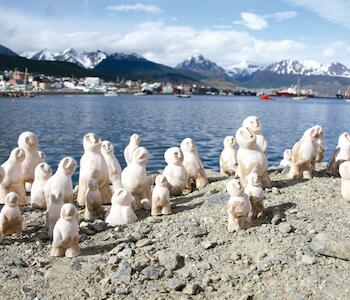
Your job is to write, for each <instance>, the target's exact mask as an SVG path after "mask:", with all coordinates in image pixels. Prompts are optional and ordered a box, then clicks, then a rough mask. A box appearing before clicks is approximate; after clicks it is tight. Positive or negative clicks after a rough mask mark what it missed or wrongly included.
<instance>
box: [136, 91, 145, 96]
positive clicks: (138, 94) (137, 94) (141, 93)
mask: <svg viewBox="0 0 350 300" xmlns="http://www.w3.org/2000/svg"><path fill="white" fill-rule="evenodd" d="M146 95H147V94H146V93H143V92H138V93H135V94H134V96H146Z"/></svg>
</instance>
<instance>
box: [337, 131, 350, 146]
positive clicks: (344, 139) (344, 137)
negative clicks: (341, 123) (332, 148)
mask: <svg viewBox="0 0 350 300" xmlns="http://www.w3.org/2000/svg"><path fill="white" fill-rule="evenodd" d="M349 144H350V135H349V133H348V132H344V133H342V134H341V135H340V136H339V139H338V147H340V148H343V147H349Z"/></svg>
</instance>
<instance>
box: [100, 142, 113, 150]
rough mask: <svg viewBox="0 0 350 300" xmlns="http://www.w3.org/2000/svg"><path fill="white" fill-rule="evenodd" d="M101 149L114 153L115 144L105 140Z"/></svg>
mask: <svg viewBox="0 0 350 300" xmlns="http://www.w3.org/2000/svg"><path fill="white" fill-rule="evenodd" d="M101 151H102V152H103V153H113V152H114V146H113V144H112V143H111V142H110V141H103V142H102V147H101Z"/></svg>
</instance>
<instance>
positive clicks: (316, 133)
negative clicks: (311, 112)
mask: <svg viewBox="0 0 350 300" xmlns="http://www.w3.org/2000/svg"><path fill="white" fill-rule="evenodd" d="M303 137H311V138H312V140H314V141H315V140H320V141H323V129H322V127H321V126H320V125H315V126H312V127H311V128H308V129H306V130H305V132H304V134H303Z"/></svg>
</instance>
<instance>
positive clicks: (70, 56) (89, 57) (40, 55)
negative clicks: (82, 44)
mask: <svg viewBox="0 0 350 300" xmlns="http://www.w3.org/2000/svg"><path fill="white" fill-rule="evenodd" d="M21 56H24V57H26V58H30V59H35V60H49V61H65V62H71V63H74V64H77V65H79V66H81V67H84V68H86V69H93V68H94V67H95V66H96V65H98V64H99V63H100V62H101V61H102V60H104V59H105V58H106V57H107V56H108V55H107V54H106V53H105V52H102V51H100V50H98V51H96V52H85V51H84V52H80V51H77V50H74V49H72V48H70V49H66V50H64V51H62V52H55V51H49V50H47V49H44V50H41V51H39V52H36V53H32V52H24V53H22V54H21Z"/></svg>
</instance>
